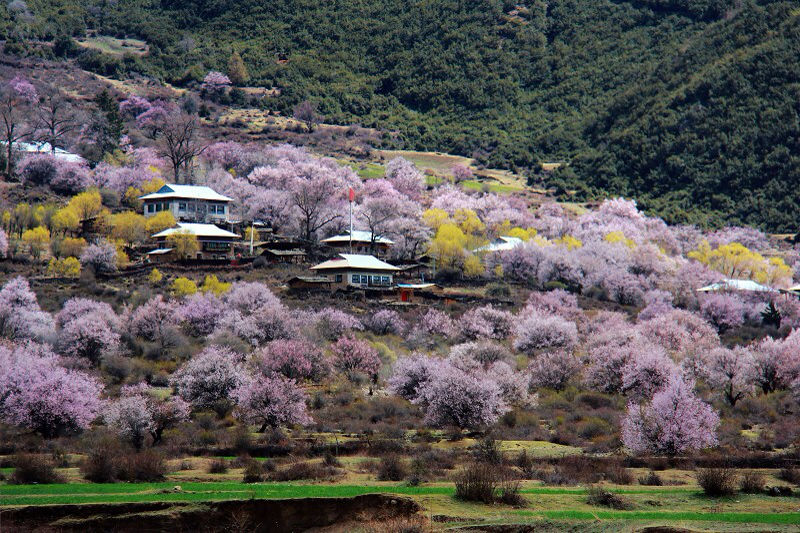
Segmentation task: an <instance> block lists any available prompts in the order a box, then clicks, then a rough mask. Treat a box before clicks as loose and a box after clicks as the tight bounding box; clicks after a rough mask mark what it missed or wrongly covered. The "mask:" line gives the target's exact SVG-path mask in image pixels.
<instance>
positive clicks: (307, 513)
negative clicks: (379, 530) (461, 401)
mask: <svg viewBox="0 0 800 533" xmlns="http://www.w3.org/2000/svg"><path fill="white" fill-rule="evenodd" d="M417 511H419V506H418V505H417V504H416V503H415V502H414V501H413V500H410V499H408V498H402V497H397V496H386V495H382V494H367V495H363V496H356V497H354V498H303V499H291V500H246V501H223V502H204V503H167V502H158V503H126V504H92V505H48V506H29V507H19V508H16V509H7V510H4V511H3V512H2V516H0V524H2V531H3V532H4V533H10V532H15V533H16V532H22V531H39V532H48V531H60V532H61V531H63V532H69V531H81V532H94V531H97V532H100V531H103V532H106V531H115V532H128V531H130V532H134V531H135V532H137V533H146V532H157V531H176V532H180V531H186V532H188V531H194V532H202V531H222V530H224V531H254V532H255V531H257V532H270V531H281V532H284V531H304V530H308V529H312V528H322V527H329V526H333V525H335V524H337V523H346V522H353V521H374V520H391V519H396V518H401V517H406V516H411V515H413V514H414V513H416V512H417Z"/></svg>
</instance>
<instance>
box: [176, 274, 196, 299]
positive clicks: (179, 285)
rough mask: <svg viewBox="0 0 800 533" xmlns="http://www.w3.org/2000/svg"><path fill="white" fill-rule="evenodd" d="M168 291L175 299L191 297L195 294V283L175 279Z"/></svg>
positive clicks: (188, 280) (183, 279)
mask: <svg viewBox="0 0 800 533" xmlns="http://www.w3.org/2000/svg"><path fill="white" fill-rule="evenodd" d="M170 290H171V291H172V295H173V296H175V297H176V298H183V297H184V296H191V295H192V294H194V293H196V292H197V283H195V282H194V281H192V280H190V279H189V278H185V277H180V278H175V280H174V281H173V282H172V285H171V287H170Z"/></svg>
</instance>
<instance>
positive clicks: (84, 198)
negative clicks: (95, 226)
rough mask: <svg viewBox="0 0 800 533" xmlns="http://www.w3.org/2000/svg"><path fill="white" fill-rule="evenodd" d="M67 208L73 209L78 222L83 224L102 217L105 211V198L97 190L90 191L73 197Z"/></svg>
mask: <svg viewBox="0 0 800 533" xmlns="http://www.w3.org/2000/svg"><path fill="white" fill-rule="evenodd" d="M67 208H68V209H72V210H73V211H74V212H75V214H76V215H77V216H78V220H79V221H81V222H83V221H85V220H89V219H92V218H95V217H97V216H98V215H100V213H101V212H102V211H103V197H102V196H100V191H98V190H97V189H89V190H88V191H84V192H81V193H78V194H76V195H75V196H73V197H72V199H70V201H69V203H68V204H67Z"/></svg>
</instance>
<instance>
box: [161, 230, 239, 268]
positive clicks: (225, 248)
mask: <svg viewBox="0 0 800 533" xmlns="http://www.w3.org/2000/svg"><path fill="white" fill-rule="evenodd" d="M177 232H187V233H191V234H192V235H194V236H195V237H197V241H198V243H199V244H200V251H199V252H197V256H196V257H195V259H230V258H232V256H233V244H234V243H236V242H238V241H240V240H241V237H239V235H237V234H236V233H232V232H230V231H228V230H224V229H222V228H220V227H217V226H215V225H214V224H193V223H187V222H179V223H178V226H177V227H175V228H169V229H165V230H164V231H161V232H159V233H156V234H155V235H153V239H155V240H156V242H158V244H159V247H158V248H157V249H155V250H152V251H151V252H149V253H148V254H147V255H148V258H149V259H150V260H151V261H153V262H159V261H161V262H163V261H170V260H173V259H175V258H174V257H173V255H172V253H171V252H172V249H171V248H170V247H169V243H168V241H167V237H169V236H170V235H172V234H174V233H177Z"/></svg>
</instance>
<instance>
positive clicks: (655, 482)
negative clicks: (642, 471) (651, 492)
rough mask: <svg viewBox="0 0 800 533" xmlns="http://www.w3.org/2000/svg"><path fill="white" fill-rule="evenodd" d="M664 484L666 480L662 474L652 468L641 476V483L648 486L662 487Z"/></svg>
mask: <svg viewBox="0 0 800 533" xmlns="http://www.w3.org/2000/svg"><path fill="white" fill-rule="evenodd" d="M663 484H664V481H663V480H662V479H661V476H659V475H658V474H656V473H655V472H653V471H652V470H651V471H650V472H648V473H647V475H646V476H644V477H640V478H639V485H646V486H648V487H660V486H661V485H663Z"/></svg>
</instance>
